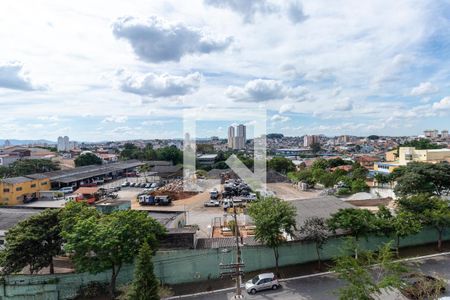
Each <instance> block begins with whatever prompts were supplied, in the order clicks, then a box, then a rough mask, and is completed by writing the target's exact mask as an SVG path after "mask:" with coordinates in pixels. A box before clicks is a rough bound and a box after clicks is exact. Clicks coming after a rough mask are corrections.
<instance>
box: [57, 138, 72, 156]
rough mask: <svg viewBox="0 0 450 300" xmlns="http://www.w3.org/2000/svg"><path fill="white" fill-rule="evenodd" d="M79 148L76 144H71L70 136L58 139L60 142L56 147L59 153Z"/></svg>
mask: <svg viewBox="0 0 450 300" xmlns="http://www.w3.org/2000/svg"><path fill="white" fill-rule="evenodd" d="M76 146H77V144H76V142H71V141H70V139H69V137H68V136H65V137H62V136H60V137H58V142H57V145H56V149H57V150H58V152H68V151H70V150H73V149H75V148H76Z"/></svg>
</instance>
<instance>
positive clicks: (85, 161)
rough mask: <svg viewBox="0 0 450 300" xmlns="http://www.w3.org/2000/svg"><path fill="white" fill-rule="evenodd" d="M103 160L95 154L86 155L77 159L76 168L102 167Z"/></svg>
mask: <svg viewBox="0 0 450 300" xmlns="http://www.w3.org/2000/svg"><path fill="white" fill-rule="evenodd" d="M101 164H102V159H101V158H100V157H98V156H97V155H95V154H94V153H90V152H87V153H84V154H81V155H80V156H78V157H77V158H75V166H76V167H82V166H90V165H101Z"/></svg>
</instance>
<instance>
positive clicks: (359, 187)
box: [352, 178, 369, 193]
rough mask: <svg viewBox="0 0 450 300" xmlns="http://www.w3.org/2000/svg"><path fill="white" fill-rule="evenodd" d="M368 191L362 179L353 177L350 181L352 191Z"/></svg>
mask: <svg viewBox="0 0 450 300" xmlns="http://www.w3.org/2000/svg"><path fill="white" fill-rule="evenodd" d="M367 191H369V186H368V185H367V183H366V181H365V180H364V179H361V178H359V179H355V180H353V181H352V192H353V193H360V192H367Z"/></svg>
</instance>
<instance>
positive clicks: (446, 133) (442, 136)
mask: <svg viewBox="0 0 450 300" xmlns="http://www.w3.org/2000/svg"><path fill="white" fill-rule="evenodd" d="M441 138H443V139H448V130H442V131H441ZM5 143H6V142H5Z"/></svg>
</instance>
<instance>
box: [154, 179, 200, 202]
mask: <svg viewBox="0 0 450 300" xmlns="http://www.w3.org/2000/svg"><path fill="white" fill-rule="evenodd" d="M151 194H152V195H153V196H162V195H167V196H170V197H171V198H172V199H173V200H180V199H186V198H189V197H192V196H193V195H196V194H198V193H197V192H187V191H184V190H183V180H181V179H177V180H174V181H171V182H169V183H167V184H166V185H164V186H162V187H159V188H158V189H156V190H155V191H153V192H152V193H151Z"/></svg>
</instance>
